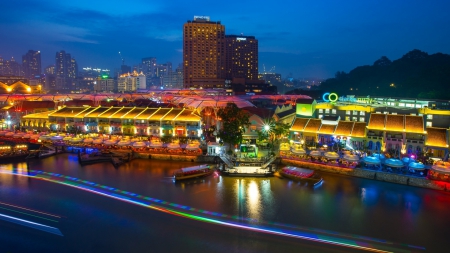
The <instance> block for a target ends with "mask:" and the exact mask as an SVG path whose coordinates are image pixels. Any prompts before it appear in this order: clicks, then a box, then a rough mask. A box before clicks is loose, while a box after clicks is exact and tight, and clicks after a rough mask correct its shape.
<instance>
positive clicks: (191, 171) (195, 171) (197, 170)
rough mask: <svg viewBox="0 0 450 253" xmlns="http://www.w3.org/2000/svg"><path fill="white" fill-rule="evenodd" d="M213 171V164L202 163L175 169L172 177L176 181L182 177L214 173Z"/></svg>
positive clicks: (188, 177) (187, 177)
mask: <svg viewBox="0 0 450 253" xmlns="http://www.w3.org/2000/svg"><path fill="white" fill-rule="evenodd" d="M214 171H215V168H214V165H207V164H203V165H198V166H192V167H186V168H182V169H180V170H177V171H175V173H174V175H173V178H174V179H175V181H178V180H183V179H190V178H196V177H204V176H209V175H211V174H212V173H214Z"/></svg>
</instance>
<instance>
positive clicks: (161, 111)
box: [148, 108, 172, 120]
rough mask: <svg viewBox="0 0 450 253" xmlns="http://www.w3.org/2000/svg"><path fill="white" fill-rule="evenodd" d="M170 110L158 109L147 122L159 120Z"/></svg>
mask: <svg viewBox="0 0 450 253" xmlns="http://www.w3.org/2000/svg"><path fill="white" fill-rule="evenodd" d="M170 109H172V108H159V110H158V111H156V112H155V114H153V115H152V116H151V117H150V118H149V119H148V120H161V118H162V117H164V115H166V114H167V113H168V112H169V111H170Z"/></svg>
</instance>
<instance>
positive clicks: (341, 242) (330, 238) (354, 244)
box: [0, 170, 425, 253]
mask: <svg viewBox="0 0 450 253" xmlns="http://www.w3.org/2000/svg"><path fill="white" fill-rule="evenodd" d="M0 172H2V173H3V171H0ZM30 172H31V174H26V173H19V172H17V173H10V172H9V171H7V172H6V173H9V174H14V175H20V176H27V177H30V178H35V179H41V180H45V181H48V182H52V183H57V184H62V185H66V186H70V187H74V188H77V189H80V190H84V191H88V192H91V193H95V194H98V195H101V196H105V197H109V198H114V199H117V200H121V201H124V202H127V203H131V204H135V205H139V206H143V207H147V208H150V209H153V210H157V211H161V212H164V213H168V214H172V215H176V216H179V217H184V218H188V219H192V220H197V221H202V222H207V223H212V224H218V225H222V226H228V227H234V228H239V229H245V230H250V231H255V232H260V233H266V234H274V235H279V236H286V237H291V238H297V239H302V240H308V241H313V242H320V243H325V244H330V245H335V246H341V247H348V248H353V249H359V250H365V251H371V252H380V253H381V252H383V253H384V252H394V251H395V252H410V251H408V250H403V249H398V248H393V247H395V245H394V244H393V243H392V242H388V241H384V240H379V239H373V238H369V237H363V236H352V235H344V234H342V235H341V234H339V233H336V232H331V231H324V230H317V231H318V232H320V233H326V234H328V235H325V236H324V235H320V234H313V233H299V232H296V231H283V230H279V229H275V228H269V227H262V226H257V225H247V224H241V223H236V222H229V221H224V220H218V219H212V218H207V217H203V216H199V215H194V214H190V213H186V212H183V211H177V210H173V209H172V208H165V207H162V206H155V205H154V204H148V203H145V202H142V201H140V200H133V199H131V198H130V197H126V196H122V195H119V194H117V193H121V194H125V195H129V196H131V197H134V198H140V199H143V200H150V201H152V202H154V203H156V204H165V205H169V206H171V207H175V208H179V209H183V210H186V211H196V212H200V213H202V214H207V215H212V216H218V217H220V218H232V219H238V220H245V221H251V222H258V221H257V220H254V219H246V218H240V217H237V216H230V215H225V214H220V213H217V212H210V211H206V210H201V209H196V208H192V207H188V206H185V205H179V204H175V203H171V202H167V201H163V200H159V199H155V198H149V197H145V196H142V195H138V194H135V193H132V192H128V191H123V190H119V189H116V188H113V187H109V186H106V185H101V184H97V183H94V182H90V181H87V180H81V179H78V178H75V177H70V176H64V175H61V174H58V173H52V172H44V171H38V170H30ZM96 188H98V189H96ZM107 191H113V192H107ZM116 192H117V193H116ZM261 223H266V224H271V225H277V226H285V227H289V228H291V229H303V230H305V229H304V228H301V227H297V226H291V225H284V224H279V223H271V222H261ZM308 230H313V229H308ZM336 235H340V236H342V237H353V238H359V239H362V240H365V241H373V242H377V243H382V244H386V246H382V245H371V244H370V243H367V242H363V241H357V240H354V239H353V240H349V239H340V238H337V237H336ZM376 246H377V247H378V249H377V248H375V247H376ZM403 246H406V247H408V248H414V249H415V250H417V249H420V250H425V248H424V247H420V246H414V245H405V244H403ZM379 248H384V249H379Z"/></svg>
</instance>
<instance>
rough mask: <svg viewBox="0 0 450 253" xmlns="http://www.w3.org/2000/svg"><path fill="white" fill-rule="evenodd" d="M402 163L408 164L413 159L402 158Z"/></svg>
mask: <svg viewBox="0 0 450 253" xmlns="http://www.w3.org/2000/svg"><path fill="white" fill-rule="evenodd" d="M402 162H404V163H406V164H408V163H410V162H414V159H412V158H410V157H403V158H402Z"/></svg>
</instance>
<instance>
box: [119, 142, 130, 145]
mask: <svg viewBox="0 0 450 253" xmlns="http://www.w3.org/2000/svg"><path fill="white" fill-rule="evenodd" d="M117 145H118V146H127V145H130V142H129V141H119V143H117Z"/></svg>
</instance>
